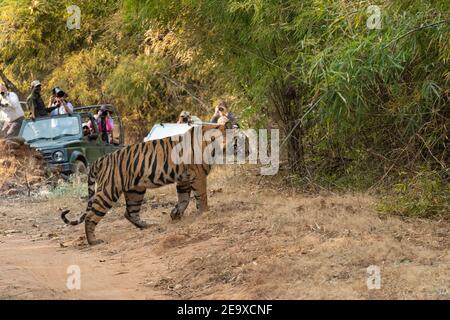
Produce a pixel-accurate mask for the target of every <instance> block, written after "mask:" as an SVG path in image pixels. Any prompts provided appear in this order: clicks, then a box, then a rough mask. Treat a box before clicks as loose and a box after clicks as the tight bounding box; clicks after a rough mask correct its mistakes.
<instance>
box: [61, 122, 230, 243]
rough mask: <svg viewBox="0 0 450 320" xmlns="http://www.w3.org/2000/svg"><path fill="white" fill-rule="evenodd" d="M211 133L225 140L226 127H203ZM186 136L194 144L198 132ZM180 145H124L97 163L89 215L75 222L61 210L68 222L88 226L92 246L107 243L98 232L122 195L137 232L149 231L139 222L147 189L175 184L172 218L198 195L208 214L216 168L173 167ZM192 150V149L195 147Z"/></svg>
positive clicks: (157, 142) (199, 204)
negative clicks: (210, 179)
mask: <svg viewBox="0 0 450 320" xmlns="http://www.w3.org/2000/svg"><path fill="white" fill-rule="evenodd" d="M210 129H218V130H220V133H221V134H222V136H225V134H224V132H225V129H226V126H224V125H218V124H203V125H201V130H202V134H204V133H205V132H206V131H207V130H210ZM188 134H190V135H191V141H193V139H194V130H190V131H189V133H188ZM181 139H183V138H181ZM202 140H203V139H202ZM212 141H214V137H212V138H211V139H210V141H203V142H202V150H205V148H206V147H207V145H208V144H210V143H211V142H212ZM177 143H179V142H177V141H174V139H171V138H170V137H169V138H163V139H157V140H150V141H147V142H142V143H138V144H134V145H130V146H126V147H124V148H122V149H120V150H118V151H115V152H114V153H110V154H108V155H106V156H103V157H101V158H99V159H97V160H96V161H95V162H94V163H93V164H92V166H91V167H90V169H89V173H88V179H87V182H88V204H87V208H86V211H85V212H84V213H83V214H82V215H81V216H80V217H79V218H78V220H75V221H71V220H69V219H67V218H66V215H67V214H68V213H69V212H70V210H64V211H63V212H61V218H62V220H63V221H64V223H65V224H68V225H73V226H74V225H78V224H81V223H83V222H84V224H85V234H86V239H87V242H88V244H89V245H97V244H100V243H103V242H104V241H103V240H101V239H97V238H96V236H95V228H96V226H97V224H98V223H99V222H100V220H101V219H102V218H103V217H104V216H105V215H106V213H107V212H108V211H109V210H110V209H111V208H112V206H113V205H114V203H116V202H117V201H118V199H119V198H120V197H121V195H122V194H123V195H124V198H125V203H126V209H125V214H124V215H125V218H126V219H127V220H128V221H129V222H131V223H132V224H133V225H134V226H136V227H137V228H139V229H145V228H148V227H149V225H148V224H147V223H146V222H145V221H144V220H142V219H141V217H140V214H139V213H140V209H141V206H142V203H143V200H144V196H145V193H146V190H147V189H149V188H158V187H161V186H165V185H168V184H172V183H176V190H177V198H178V202H177V204H176V205H175V207H174V208H173V209H172V210H171V213H170V217H171V218H172V220H177V219H180V218H181V217H182V215H183V213H184V212H185V210H186V208H187V207H188V204H189V200H190V194H191V192H193V194H194V198H195V201H196V207H197V211H198V213H199V214H201V213H202V212H205V211H207V210H208V198H207V188H206V187H207V176H208V174H209V173H210V171H211V168H212V165H211V164H207V163H205V161H202V162H201V163H200V164H194V163H188V164H185V163H184V162H180V161H176V162H177V163H174V161H173V159H172V156H171V155H172V150H173V149H174V147H175V145H176V144H177ZM225 147H226V142H223V144H222V146H220V148H222V149H225ZM232 147H233V146H232ZM234 148H236V144H234ZM211 149H212V154H211V155H212V156H213V157H214V152H215V149H214V148H211ZM190 151H191V152H192V151H193V147H191V150H190ZM183 152H184V151H183ZM202 159H203V158H202Z"/></svg>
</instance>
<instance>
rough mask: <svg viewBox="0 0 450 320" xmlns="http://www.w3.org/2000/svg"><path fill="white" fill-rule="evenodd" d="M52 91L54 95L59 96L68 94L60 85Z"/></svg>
mask: <svg viewBox="0 0 450 320" xmlns="http://www.w3.org/2000/svg"><path fill="white" fill-rule="evenodd" d="M52 92H53V95H55V96H56V97H58V98H62V97H64V96H65V95H66V93H65V92H64V91H63V90H62V89H61V88H60V87H54V88H53V90H52Z"/></svg>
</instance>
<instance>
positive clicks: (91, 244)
mask: <svg viewBox="0 0 450 320" xmlns="http://www.w3.org/2000/svg"><path fill="white" fill-rule="evenodd" d="M104 242H105V241H103V240H101V239H95V240H91V241H89V240H88V243H89V245H90V246H96V245H98V244H102V243H104Z"/></svg>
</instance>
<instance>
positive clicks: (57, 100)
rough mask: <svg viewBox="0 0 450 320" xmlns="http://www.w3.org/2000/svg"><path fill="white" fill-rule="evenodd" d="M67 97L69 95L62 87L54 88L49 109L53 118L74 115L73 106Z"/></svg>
mask: <svg viewBox="0 0 450 320" xmlns="http://www.w3.org/2000/svg"><path fill="white" fill-rule="evenodd" d="M67 97H68V95H67V93H65V92H64V91H63V90H62V89H61V88H60V87H54V88H53V90H52V96H51V97H50V101H49V103H48V108H47V110H52V111H51V113H50V115H51V116H58V115H61V114H72V113H73V105H72V103H70V102H69V101H68V100H67Z"/></svg>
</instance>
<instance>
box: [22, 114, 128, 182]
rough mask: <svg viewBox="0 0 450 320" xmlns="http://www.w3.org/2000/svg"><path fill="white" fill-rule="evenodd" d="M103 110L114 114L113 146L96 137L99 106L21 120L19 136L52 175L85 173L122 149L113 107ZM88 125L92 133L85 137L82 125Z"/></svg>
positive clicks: (121, 128)
mask: <svg viewBox="0 0 450 320" xmlns="http://www.w3.org/2000/svg"><path fill="white" fill-rule="evenodd" d="M105 106H107V108H108V110H112V111H113V114H114V117H113V119H114V133H113V135H115V136H118V137H117V139H115V140H114V143H111V144H110V143H107V142H104V141H102V138H101V134H100V133H99V130H98V127H97V124H96V121H95V118H94V114H96V113H97V112H96V110H97V111H98V110H99V109H100V107H101V105H99V106H87V107H81V108H76V109H75V110H74V113H72V114H70V115H68V114H67V115H59V116H53V117H42V118H37V119H36V120H24V121H23V123H22V127H21V129H20V133H19V136H20V137H22V138H24V139H25V140H26V143H28V144H29V145H30V146H31V147H33V148H35V149H36V150H38V151H39V152H41V153H42V155H43V156H44V158H45V160H46V162H47V164H48V167H49V168H50V170H51V171H54V172H60V173H63V174H72V173H75V172H77V171H80V172H82V171H85V170H86V169H87V168H88V167H89V166H90V165H91V164H92V163H93V162H95V160H97V159H98V158H100V157H102V156H104V155H106V154H109V153H111V152H114V151H117V150H119V149H121V148H123V146H124V134H123V126H122V122H121V119H120V116H119V114H118V112H117V110H116V109H115V108H114V107H113V106H111V105H105ZM89 121H91V123H92V128H93V133H92V134H90V135H87V136H85V135H84V134H83V125H86V124H87V122H89ZM55 128H58V129H56V130H55ZM61 153H62V155H61Z"/></svg>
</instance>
